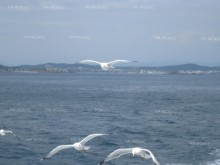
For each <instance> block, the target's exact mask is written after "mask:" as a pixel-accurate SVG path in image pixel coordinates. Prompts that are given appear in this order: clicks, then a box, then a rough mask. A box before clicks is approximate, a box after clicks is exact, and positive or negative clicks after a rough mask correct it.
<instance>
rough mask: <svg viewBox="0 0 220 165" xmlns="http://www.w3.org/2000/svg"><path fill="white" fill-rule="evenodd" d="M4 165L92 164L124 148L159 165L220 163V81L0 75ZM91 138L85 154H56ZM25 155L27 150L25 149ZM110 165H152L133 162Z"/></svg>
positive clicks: (124, 159)
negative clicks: (142, 151)
mask: <svg viewBox="0 0 220 165" xmlns="http://www.w3.org/2000/svg"><path fill="white" fill-rule="evenodd" d="M0 127H4V128H8V129H11V130H13V131H14V132H15V133H16V134H17V136H19V137H20V138H21V139H22V141H23V143H24V144H25V146H23V145H22V144H21V143H20V142H19V141H18V140H17V139H16V138H15V137H13V136H0V164H1V165H44V164H45V165H73V164H77V165H92V164H94V165H96V164H98V162H100V161H101V160H102V159H103V158H105V157H106V156H107V155H108V154H109V153H110V152H112V151H113V150H115V149H118V148H122V147H123V148H124V147H136V146H137V147H143V148H148V149H149V150H151V151H152V152H153V153H154V154H155V156H156V157H157V159H158V161H159V162H160V163H161V165H219V164H220V144H219V142H220V75H219V74H213V75H144V74H143V75H142V74H122V73H108V72H106V73H105V72H103V73H73V74H52V73H51V74H46V73H44V74H42V73H38V74H34V73H33V74H30V73H25V74H24V73H23V74H22V73H1V74H0ZM91 133H107V134H109V135H108V136H103V137H98V138H96V139H93V140H92V141H90V142H89V143H88V145H89V146H91V149H90V150H89V151H88V152H87V153H81V152H77V151H76V150H74V149H67V150H63V151H61V152H60V153H58V154H57V155H54V156H53V157H52V158H51V159H48V160H45V161H40V159H41V158H42V157H44V156H45V155H47V153H48V152H49V151H51V150H52V149H53V148H54V147H56V146H58V145H60V144H71V143H74V142H77V141H79V140H80V139H82V138H84V137H85V136H87V135H88V134H91ZM28 148H30V149H28ZM107 164H112V165H128V164H140V165H144V164H149V165H151V164H153V163H152V161H151V160H147V161H142V160H141V159H140V158H139V157H135V158H133V157H131V156H130V155H126V156H123V157H121V158H119V159H115V160H113V161H111V162H108V163H107Z"/></svg>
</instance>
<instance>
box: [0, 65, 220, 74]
mask: <svg viewBox="0 0 220 165" xmlns="http://www.w3.org/2000/svg"><path fill="white" fill-rule="evenodd" d="M1 72H19V73H76V72H103V71H102V70H101V68H100V67H99V66H97V65H87V64H79V63H75V64H65V63H46V64H39V65H20V66H13V67H9V66H4V65H0V73H1ZM104 72H105V71H104ZM108 72H118V73H130V74H217V73H220V67H209V66H200V65H196V64H182V65H171V66H161V67H148V66H138V67H137V66H126V67H116V68H114V69H111V70H109V71H108Z"/></svg>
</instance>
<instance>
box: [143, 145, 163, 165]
mask: <svg viewBox="0 0 220 165" xmlns="http://www.w3.org/2000/svg"><path fill="white" fill-rule="evenodd" d="M142 150H143V151H146V152H148V153H149V154H150V156H151V158H152V160H153V161H154V163H155V164H156V165H160V163H159V162H158V161H157V159H156V157H155V156H154V154H153V153H152V152H151V151H150V150H148V149H142Z"/></svg>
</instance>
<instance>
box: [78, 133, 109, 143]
mask: <svg viewBox="0 0 220 165" xmlns="http://www.w3.org/2000/svg"><path fill="white" fill-rule="evenodd" d="M104 135H107V134H91V135H89V136H87V137H85V138H84V139H83V140H81V141H80V142H79V143H80V144H81V145H85V144H86V143H87V142H88V141H89V140H92V139H93V138H95V137H98V136H104Z"/></svg>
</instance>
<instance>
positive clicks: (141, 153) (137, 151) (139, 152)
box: [98, 147, 160, 165]
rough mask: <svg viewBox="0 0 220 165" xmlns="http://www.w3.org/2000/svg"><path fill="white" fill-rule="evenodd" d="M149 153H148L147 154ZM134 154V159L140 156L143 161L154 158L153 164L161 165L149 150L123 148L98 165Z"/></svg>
mask: <svg viewBox="0 0 220 165" xmlns="http://www.w3.org/2000/svg"><path fill="white" fill-rule="evenodd" d="M146 152H147V153H146ZM130 153H131V154H132V155H133V157H134V156H135V155H139V156H141V157H142V158H143V159H150V158H152V160H153V162H154V163H155V165H160V163H159V162H158V161H157V159H156V157H155V156H154V155H153V153H152V152H151V151H150V150H148V149H143V148H138V147H135V148H122V149H117V150H115V151H113V152H112V153H111V154H109V155H108V156H107V158H105V159H104V160H103V161H101V162H100V163H99V164H98V165H102V164H103V163H105V162H108V161H110V160H112V159H116V158H119V157H121V156H123V155H125V154H130Z"/></svg>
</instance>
